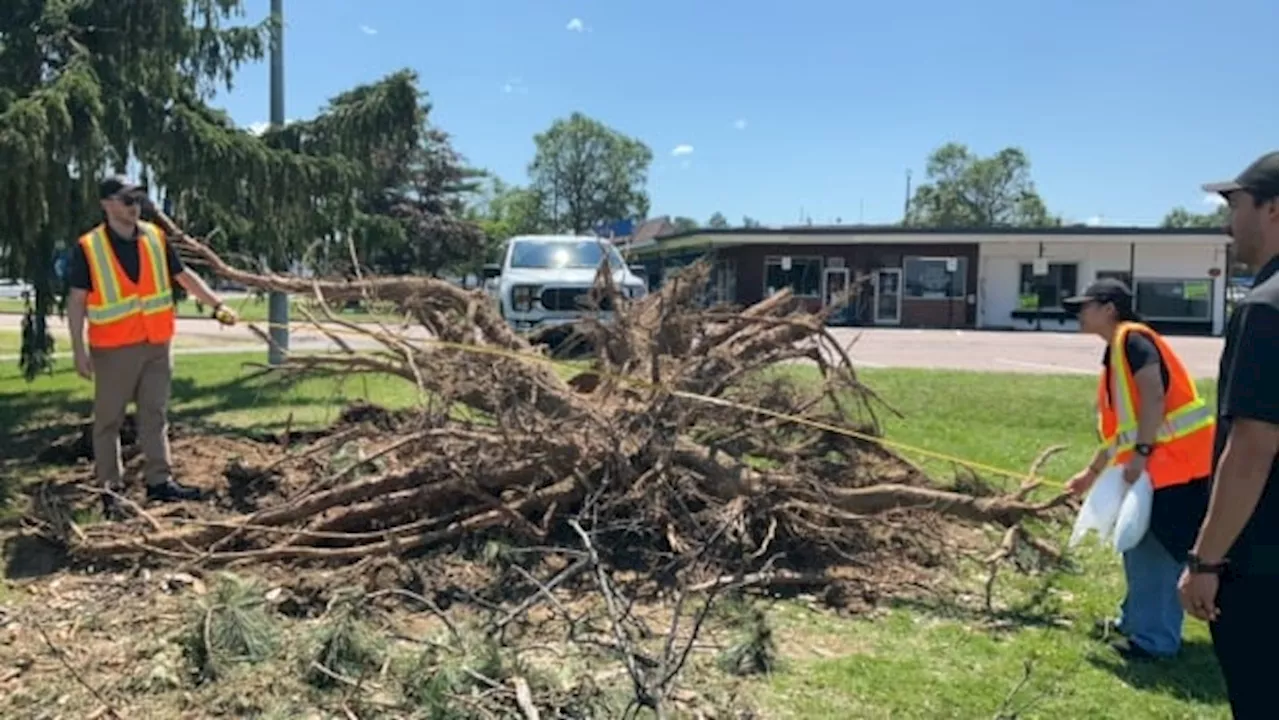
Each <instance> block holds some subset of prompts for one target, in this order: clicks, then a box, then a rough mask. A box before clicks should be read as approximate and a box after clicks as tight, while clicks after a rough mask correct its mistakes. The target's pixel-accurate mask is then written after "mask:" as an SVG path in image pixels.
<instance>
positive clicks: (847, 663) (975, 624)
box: [0, 353, 1228, 720]
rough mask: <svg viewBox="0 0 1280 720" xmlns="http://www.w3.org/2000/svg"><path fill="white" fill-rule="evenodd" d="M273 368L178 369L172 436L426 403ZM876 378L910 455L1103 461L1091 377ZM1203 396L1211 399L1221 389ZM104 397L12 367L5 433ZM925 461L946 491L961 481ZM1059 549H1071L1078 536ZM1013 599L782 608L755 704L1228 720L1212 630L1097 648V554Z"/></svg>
mask: <svg viewBox="0 0 1280 720" xmlns="http://www.w3.org/2000/svg"><path fill="white" fill-rule="evenodd" d="M260 360H261V353H250V354H244V355H220V356H207V355H206V356H198V355H187V356H178V357H177V358H176V360H175V362H176V371H175V378H174V383H173V392H174V409H173V417H174V419H175V420H185V421H192V422H208V423H215V424H222V425H244V424H248V423H252V424H254V425H256V426H259V427H266V428H273V429H278V428H280V427H283V426H284V425H285V424H286V423H287V422H289V417H290V415H292V416H293V418H292V423H293V425H294V426H295V427H297V426H299V425H301V424H309V423H324V422H327V421H329V420H331V419H333V418H334V417H335V416H336V414H337V412H338V409H339V408H340V407H341V405H343V404H345V403H347V402H349V401H351V400H355V399H368V400H371V401H374V402H378V403H381V404H384V405H390V406H397V405H399V406H402V405H404V404H405V403H407V402H412V399H413V393H411V392H407V391H406V390H407V385H406V384H405V383H404V382H403V381H401V380H399V379H396V378H389V377H367V376H359V377H357V378H355V379H344V378H341V377H334V376H330V377H315V378H309V379H306V380H301V381H296V382H285V381H282V380H280V379H279V378H277V377H275V376H272V375H262V374H260V373H258V371H257V370H255V369H253V368H250V367H247V366H246V365H245V364H244V363H246V362H258V361H260ZM793 372H796V373H799V374H803V373H807V372H810V371H808V370H804V369H797V370H795V371H793ZM862 377H863V379H864V380H865V381H866V382H867V383H868V384H869V385H871V386H872V387H874V388H875V389H876V390H877V391H879V392H880V393H881V394H882V395H883V396H884V397H885V398H886V399H887V400H888V401H889V402H890V403H891V404H893V405H894V406H895V407H897V408H898V409H899V410H901V411H902V412H903V413H904V414H905V415H906V418H905V419H890V420H889V421H887V425H886V431H887V435H888V437H889V438H890V439H892V440H895V441H898V442H901V443H905V444H909V445H914V446H919V447H923V448H927V449H929V450H932V451H936V452H941V453H946V454H951V455H955V456H958V457H963V458H968V459H970V460H971V461H974V462H981V463H984V464H988V465H993V466H998V467H1002V468H1007V469H1009V470H1012V471H1018V472H1025V470H1026V469H1027V467H1028V465H1029V464H1030V462H1031V461H1032V460H1033V459H1034V458H1035V456H1036V455H1037V453H1038V452H1039V451H1040V450H1042V449H1043V448H1045V447H1046V446H1049V445H1053V444H1059V443H1065V444H1067V445H1069V449H1068V450H1067V451H1066V452H1064V453H1062V454H1060V455H1058V456H1057V457H1055V458H1054V459H1053V460H1052V461H1051V462H1050V463H1049V464H1048V465H1047V466H1046V467H1045V469H1044V472H1045V473H1046V474H1047V475H1049V476H1051V477H1052V478H1054V481H1055V482H1056V481H1061V480H1062V479H1064V478H1066V477H1067V476H1069V475H1070V474H1071V473H1072V472H1073V471H1075V470H1076V469H1078V468H1079V467H1080V466H1081V464H1082V463H1084V462H1085V461H1086V460H1087V458H1088V457H1089V454H1090V452H1091V450H1092V446H1093V430H1092V428H1093V419H1092V414H1091V413H1092V410H1091V405H1092V399H1093V391H1094V381H1093V380H1092V379H1090V378H1084V377H1074V376H1073V377H1048V376H1034V375H997V374H978V373H965V372H938V371H922V370H888V369H876V370H867V371H865V372H863V373H862ZM1202 389H1203V391H1204V392H1205V393H1206V394H1208V395H1210V396H1212V394H1213V387H1212V383H1208V384H1205V385H1203V386H1202ZM90 393H91V386H90V384H89V383H86V382H83V381H81V380H80V379H79V378H77V377H76V376H75V375H74V373H72V372H71V371H70V368H69V365H68V363H67V362H66V361H61V362H60V363H59V365H58V369H57V371H56V372H55V373H54V374H53V375H51V376H46V377H40V378H38V379H37V380H36V381H35V382H33V383H31V384H29V385H28V384H27V383H25V382H24V381H22V379H21V378H20V376H19V374H18V371H17V368H16V363H9V364H7V365H5V366H3V367H0V429H5V428H16V427H18V426H25V425H30V424H32V423H38V422H41V421H48V420H52V419H55V418H58V417H64V416H66V415H68V414H74V415H78V416H80V417H82V418H87V417H88V410H89V397H90ZM7 433H8V431H7V430H6V434H7ZM29 450H31V448H12V447H11V448H6V450H5V454H6V455H7V454H9V453H10V452H12V451H17V452H24V451H29ZM916 459H920V460H924V461H925V464H926V466H927V467H928V468H929V469H930V470H931V471H933V472H935V473H936V474H937V475H938V476H939V477H940V478H942V479H946V477H947V473H949V471H950V470H951V468H950V467H949V466H948V464H947V463H945V462H940V461H937V460H930V459H925V458H916ZM1054 532H1055V539H1058V540H1062V539H1065V529H1059V530H1055V531H1054ZM960 564H961V567H962V575H961V579H960V580H959V581H958V582H959V585H960V586H961V587H960V589H961V590H962V591H964V592H967V593H969V594H970V595H972V596H980V594H981V585H982V581H981V578H980V577H979V574H978V571H979V568H977V567H976V566H974V565H972V564H971V563H967V562H966V561H961V563H960ZM998 588H999V589H1000V590H999V595H998V597H999V606H1000V608H1001V609H1000V612H999V613H998V615H997V619H998V620H999V622H998V623H997V626H996V627H995V628H993V627H992V623H991V620H992V618H989V617H981V616H980V615H979V614H977V613H975V612H974V611H971V610H965V609H963V608H966V607H971V606H973V602H972V600H970V602H967V603H964V602H962V603H955V602H942V601H939V602H936V603H923V604H921V603H898V604H895V605H894V606H892V607H891V608H887V609H885V611H884V612H883V613H880V614H878V615H877V616H875V617H871V618H861V619H840V618H837V617H834V616H831V615H828V614H824V613H816V612H813V611H811V610H809V609H807V608H806V607H804V606H802V605H800V604H798V603H793V602H782V603H777V604H775V605H774V606H773V607H772V609H771V611H770V618H771V620H772V622H773V623H774V625H775V628H776V635H777V636H778V637H779V638H780V639H785V640H786V643H785V644H786V645H789V646H792V647H801V648H804V649H805V651H804V652H797V653H795V654H794V655H793V656H791V657H788V658H786V663H785V665H784V667H783V669H782V670H781V671H780V672H778V673H775V674H774V675H772V676H770V677H768V678H762V679H755V680H751V681H748V682H746V684H745V687H744V690H745V691H746V692H747V693H748V694H749V695H750V696H751V697H752V698H754V699H755V701H756V702H758V703H759V704H760V705H761V706H762V707H763V708H764V710H765V714H764V716H765V717H771V718H772V717H793V718H991V717H993V716H994V715H995V714H996V712H997V710H998V709H1000V708H1002V704H1004V703H1005V702H1006V698H1007V697H1008V696H1009V694H1010V691H1011V690H1013V689H1014V687H1015V686H1016V685H1017V684H1018V682H1019V680H1020V679H1021V678H1022V676H1023V673H1024V667H1026V666H1027V664H1028V663H1029V665H1030V667H1031V674H1030V679H1029V681H1028V682H1027V683H1026V685H1025V686H1024V687H1023V688H1022V689H1021V691H1020V692H1019V693H1017V694H1016V695H1015V696H1014V697H1013V699H1012V701H1011V702H1010V703H1009V704H1008V705H1005V706H1004V707H1005V712H1006V713H1012V712H1014V711H1017V710H1018V709H1019V708H1020V707H1022V706H1023V704H1024V703H1030V704H1029V705H1028V706H1027V707H1025V708H1023V709H1022V710H1021V711H1020V712H1018V713H1017V714H1016V717H1018V718H1032V717H1036V718H1055V719H1056V718H1103V717H1106V718H1125V719H1126V720H1128V719H1137V718H1226V717H1228V712H1227V709H1226V704H1225V696H1224V690H1223V687H1222V684H1221V681H1220V678H1219V675H1218V671H1217V667H1216V663H1215V661H1214V659H1213V654H1212V649H1211V647H1210V645H1209V641H1208V635H1207V632H1206V630H1205V628H1204V626H1203V625H1200V624H1198V623H1195V622H1192V621H1188V624H1187V631H1186V638H1187V640H1186V645H1185V647H1184V651H1183V655H1182V656H1181V657H1180V658H1179V659H1177V660H1176V661H1173V662H1170V663H1167V664H1162V665H1147V666H1126V665H1125V664H1124V663H1123V662H1121V661H1120V660H1119V659H1118V658H1117V657H1116V656H1115V655H1114V654H1112V653H1110V652H1109V651H1108V650H1107V649H1106V648H1104V647H1103V646H1101V645H1100V644H1099V643H1097V642H1095V641H1093V640H1091V639H1090V637H1089V632H1090V629H1091V626H1092V623H1093V621H1094V620H1095V619H1098V618H1102V617H1105V616H1107V615H1108V614H1110V613H1111V612H1112V611H1113V609H1114V606H1115V605H1116V603H1117V602H1118V601H1119V600H1120V598H1121V596H1122V593H1123V578H1122V576H1121V573H1120V567H1119V562H1118V558H1117V557H1116V556H1115V555H1114V553H1112V552H1111V551H1110V550H1107V549H1100V548H1096V547H1087V548H1086V549H1085V550H1084V551H1082V552H1077V553H1075V556H1074V557H1073V558H1072V559H1071V562H1070V563H1069V567H1068V568H1067V569H1065V570H1062V571H1060V572H1055V573H1053V574H1051V575H1048V576H1043V575H1042V576H1021V575H1017V574H1016V573H1014V572H1012V571H1009V570H1006V571H1003V572H1002V573H1001V579H1000V580H999V582H998ZM1014 716H1015V715H1012V714H1007V715H1006V717H1014Z"/></svg>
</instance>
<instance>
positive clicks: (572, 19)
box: [218, 0, 1280, 225]
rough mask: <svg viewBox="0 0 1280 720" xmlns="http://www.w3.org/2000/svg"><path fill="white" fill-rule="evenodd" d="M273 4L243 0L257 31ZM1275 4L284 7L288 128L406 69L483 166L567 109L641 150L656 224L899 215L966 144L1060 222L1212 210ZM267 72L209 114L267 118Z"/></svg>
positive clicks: (261, 67) (1278, 122)
mask: <svg viewBox="0 0 1280 720" xmlns="http://www.w3.org/2000/svg"><path fill="white" fill-rule="evenodd" d="M268 7H269V2H268V0H247V2H246V8H247V10H248V18H249V19H259V18H261V17H264V16H265V15H266V13H267V10H268ZM1277 13H1278V10H1277V3H1276V2H1275V1H1274V0H1242V1H1241V2H1238V3H1229V4H1223V5H1221V6H1218V5H1217V4H1216V3H1209V2H1203V0H1200V1H1197V2H1192V1H1191V0H1073V1H1072V0H1040V1H1036V0H1032V1H1030V2H1028V1H1027V0H1020V1H1016V2H1015V1H1013V0H976V1H975V2H971V3H958V2H954V1H952V2H943V1H942V0H917V1H916V2H911V3H903V4H901V5H899V6H898V7H896V8H895V7H893V6H892V4H891V3H882V2H864V1H859V0H843V1H840V0H789V1H788V2H778V1H776V0H775V1H772V2H769V1H766V0H738V1H736V2H732V3H731V2H727V1H725V0H721V1H719V2H713V1H712V0H683V1H682V2H679V1H676V0H576V1H575V0H463V1H459V0H452V1H440V0H420V1H419V2H413V1H412V0H360V1H357V0H285V18H286V23H287V27H286V31H285V33H286V34H285V63H286V66H285V87H286V99H285V108H286V114H287V115H288V117H290V118H304V117H309V116H311V115H313V114H315V113H316V112H317V111H318V110H319V109H320V108H321V107H322V106H323V105H324V103H325V102H326V101H327V99H328V98H330V97H332V96H333V95H335V94H336V93H338V92H341V91H342V90H344V89H347V88H349V87H351V86H354V85H357V84H360V83H366V82H371V81H375V80H377V79H378V78H380V77H382V76H384V75H386V74H388V73H390V72H393V71H395V70H397V69H400V68H403V67H410V68H413V69H415V70H416V71H417V72H418V73H419V75H420V77H421V82H422V86H423V88H424V89H426V90H427V91H428V92H429V93H430V95H431V101H432V103H433V105H434V110H433V112H432V118H433V120H434V122H435V124H437V125H438V126H440V127H441V128H442V129H444V130H445V131H447V132H449V133H450V134H451V135H452V137H453V140H454V145H455V147H457V148H458V150H459V151H460V152H462V153H463V154H464V155H465V156H466V157H467V159H468V160H469V161H470V162H471V163H472V164H474V165H476V166H479V167H485V168H488V169H490V170H492V171H494V172H496V173H497V174H499V175H500V176H501V177H502V178H504V179H506V180H508V181H511V182H517V183H519V182H524V180H525V167H526V166H527V164H528V162H529V160H530V159H531V158H532V156H533V140H532V137H533V135H534V133H536V132H539V131H541V130H544V129H545V128H546V127H547V126H549V125H550V124H551V122H552V121H553V120H555V119H556V118H558V117H563V116H567V115H568V114H569V113H571V112H573V111H575V110H578V111H582V112H584V113H586V114H588V115H591V116H593V117H595V118H597V119H599V120H601V121H603V122H605V123H607V124H608V125H610V126H612V127H614V128H616V129H618V130H620V131H622V132H625V133H627V134H629V135H632V136H635V137H638V138H639V139H641V140H643V141H644V142H646V143H647V144H648V145H649V146H650V147H651V148H652V149H653V152H654V163H653V167H652V169H651V173H650V181H649V191H650V196H651V199H652V214H655V215H657V214H671V215H688V216H691V217H694V218H696V219H698V220H700V221H705V220H706V218H707V217H708V216H710V215H711V213H713V212H715V211H720V212H723V213H724V214H725V215H726V216H728V217H729V218H730V219H731V220H732V221H733V222H735V223H736V222H737V221H738V220H739V219H740V218H741V217H742V216H743V215H750V216H752V217H754V218H756V219H758V220H761V221H763V222H765V223H767V224H780V223H793V222H795V221H797V220H798V219H799V218H800V216H801V212H802V211H803V212H804V213H805V214H806V215H808V216H810V217H812V218H813V221H814V222H816V223H824V222H834V221H835V220H836V219H837V218H840V219H843V221H844V222H858V221H862V222H867V223H879V222H894V221H897V220H898V219H899V218H900V216H901V212H902V204H903V193H904V184H905V177H904V175H905V172H906V171H907V170H908V169H910V170H911V171H912V173H913V176H914V178H915V181H916V182H919V181H920V180H921V179H922V178H923V175H924V163H925V159H926V157H927V156H928V154H929V152H930V151H931V150H932V149H934V148H935V147H937V146H938V145H940V144H942V143H944V142H947V141H958V142H963V143H966V144H968V145H969V147H970V148H971V149H972V150H974V151H977V152H980V153H982V154H988V153H991V152H994V151H996V150H999V149H1000V148H1002V147H1004V146H1007V145H1017V146H1020V147H1022V148H1023V149H1024V150H1025V151H1026V152H1027V154H1028V155H1029V156H1030V159H1031V162H1032V174H1033V177H1034V179H1035V181H1036V184H1037V186H1038V189H1039V190H1040V192H1041V195H1042V196H1043V197H1044V199H1045V201H1046V202H1047V203H1048V205H1049V207H1050V209H1051V211H1053V212H1056V213H1061V214H1062V215H1063V216H1064V217H1066V218H1067V219H1068V220H1071V221H1077V222H1094V223H1102V224H1108V225H1128V224H1154V223H1157V222H1158V221H1159V220H1160V218H1161V217H1162V216H1163V215H1164V213H1165V212H1166V211H1167V210H1169V209H1170V208H1172V207H1174V206H1177V205H1183V206H1186V207H1188V208H1190V209H1193V210H1207V209H1209V205H1208V204H1207V203H1206V199H1205V197H1204V195H1203V193H1201V192H1200V191H1199V190H1198V188H1199V186H1200V184H1201V183H1203V182H1207V181H1211V180H1217V179H1222V178H1226V177H1230V176H1233V175H1234V174H1235V173H1236V172H1238V171H1239V170H1240V169H1241V168H1243V167H1244V165H1246V164H1247V163H1248V162H1250V161H1252V160H1253V159H1254V158H1255V157H1257V156H1258V155H1260V154H1261V153H1263V152H1265V151H1268V150H1273V149H1275V148H1276V146H1277V144H1278V141H1277V135H1278V134H1280V117H1278V114H1280V111H1278V110H1277V108H1278V106H1280V97H1278V95H1280V73H1278V71H1277V53H1278V49H1277V35H1276V30H1275V28H1276V27H1277V23H1278V21H1280V18H1278V17H1277ZM268 75H269V73H268V69H267V66H266V64H265V63H262V64H257V65H252V66H247V67H245V68H244V69H243V70H242V71H241V73H240V74H239V76H238V77H237V80H236V86H235V88H234V89H233V91H232V92H230V93H226V94H223V95H222V96H220V97H219V99H218V102H219V104H221V105H223V106H224V107H225V108H226V109H227V110H228V111H229V112H230V113H231V114H232V116H233V117H234V118H235V119H236V121H237V122H238V123H240V124H242V125H246V126H247V125H250V124H252V123H255V122H261V121H263V120H265V119H267V116H268V107H269V106H268Z"/></svg>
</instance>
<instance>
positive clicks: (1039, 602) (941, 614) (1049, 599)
mask: <svg viewBox="0 0 1280 720" xmlns="http://www.w3.org/2000/svg"><path fill="white" fill-rule="evenodd" d="M1070 571H1071V569H1070V566H1069V565H1064V566H1063V567H1062V568H1060V569H1057V570H1053V571H1049V572H1045V573H1042V574H1040V575H1039V576H1038V577H1037V583H1036V585H1035V587H1034V588H1033V589H1031V590H1030V591H1029V592H1026V593H1025V594H1024V593H1023V592H1019V595H1023V598H1022V599H1021V600H1019V601H1018V602H1016V603H1013V604H1011V605H1009V606H1007V607H1000V608H994V609H992V610H987V609H986V608H984V607H980V606H979V605H978V604H977V603H976V602H974V601H972V600H968V601H961V600H959V599H956V598H954V597H947V596H945V595H943V594H941V593H938V594H935V595H933V596H931V597H914V598H913V597H903V598H895V599H894V600H892V601H891V602H890V603H889V605H890V607H892V608H894V609H903V610H910V611H912V612H917V613H922V614H926V615H930V616H932V617H935V618H938V619H940V620H951V621H954V622H959V623H963V624H966V625H974V626H982V627H984V628H986V629H987V630H989V631H991V632H1014V631H1017V630H1021V629H1025V628H1041V629H1050V630H1064V631H1065V630H1067V629H1069V628H1070V626H1071V619H1070V618H1069V617H1067V616H1066V615H1064V614H1063V613H1062V612H1061V609H1060V608H1059V607H1057V606H1056V603H1055V596H1054V593H1053V590H1054V588H1055V587H1056V586H1057V582H1058V580H1059V579H1061V577H1062V576H1063V575H1064V574H1065V573H1068V572H1070ZM1006 573H1008V574H1012V571H1011V570H1007V569H1006V570H1004V571H1002V572H1001V575H1000V577H1003V576H1004V575H1005V574H1006ZM996 583H997V593H998V592H999V590H998V587H999V583H1000V580H999V579H997V580H996Z"/></svg>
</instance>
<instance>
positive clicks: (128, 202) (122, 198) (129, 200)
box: [114, 193, 142, 207]
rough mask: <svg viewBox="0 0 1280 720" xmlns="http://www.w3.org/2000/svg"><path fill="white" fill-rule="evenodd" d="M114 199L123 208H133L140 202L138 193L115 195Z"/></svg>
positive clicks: (140, 198) (140, 196) (140, 197)
mask: <svg viewBox="0 0 1280 720" xmlns="http://www.w3.org/2000/svg"><path fill="white" fill-rule="evenodd" d="M114 199H115V200H116V201H117V202H119V203H120V204H121V205H124V206H125V207H133V206H134V205H138V204H140V203H141V202H142V195H141V194H139V193H121V194H120V195H116V196H115V198H114Z"/></svg>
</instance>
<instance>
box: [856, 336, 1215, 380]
mask: <svg viewBox="0 0 1280 720" xmlns="http://www.w3.org/2000/svg"><path fill="white" fill-rule="evenodd" d="M832 334H833V335H834V336H835V337H836V339H837V340H838V341H839V342H840V343H841V344H843V345H847V344H848V343H850V342H853V345H852V347H851V348H850V355H851V356H852V358H853V361H854V364H855V365H860V366H862V367H873V368H876V367H917V368H946V369H955V370H978V371H986V372H1019V373H1041V374H1059V375H1096V374H1097V372H1098V366H1099V363H1100V362H1101V358H1102V352H1103V348H1104V345H1103V342H1102V340H1101V339H1099V338H1098V337H1096V336H1093V335H1083V334H1079V333H1056V332H1031V331H1023V332H1018V331H1007V332H1000V331H985V330H983V331H979V330H907V329H887V328H833V329H832ZM855 338H856V339H855ZM1166 339H1167V340H1168V341H1169V344H1170V345H1172V346H1173V348H1174V351H1175V352H1177V353H1178V356H1179V357H1180V358H1182V362H1183V363H1184V364H1186V366H1187V370H1188V371H1189V372H1190V373H1191V374H1192V375H1193V376H1195V377H1200V378H1212V377H1216V376H1217V374H1218V356H1219V355H1220V354H1221V353H1222V338H1215V337H1181V336H1172V337H1166Z"/></svg>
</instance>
